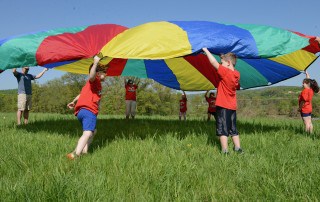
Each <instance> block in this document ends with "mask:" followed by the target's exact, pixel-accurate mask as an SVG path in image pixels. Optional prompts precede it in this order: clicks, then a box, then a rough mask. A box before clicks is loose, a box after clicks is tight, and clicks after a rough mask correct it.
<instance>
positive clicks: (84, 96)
mask: <svg viewBox="0 0 320 202" xmlns="http://www.w3.org/2000/svg"><path fill="white" fill-rule="evenodd" d="M101 90H102V87H101V81H100V78H99V77H96V79H95V80H94V81H93V82H91V81H90V80H88V81H87V83H86V85H85V86H84V87H83V88H82V90H81V93H80V97H79V99H78V102H77V104H76V106H75V113H74V114H75V115H77V114H78V113H79V111H80V109H87V110H89V111H91V112H92V113H94V114H95V115H98V113H99V104H100V99H101Z"/></svg>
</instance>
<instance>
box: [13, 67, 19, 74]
mask: <svg viewBox="0 0 320 202" xmlns="http://www.w3.org/2000/svg"><path fill="white" fill-rule="evenodd" d="M12 73H13V75H14V76H17V74H18V72H17V68H13V69H12Z"/></svg>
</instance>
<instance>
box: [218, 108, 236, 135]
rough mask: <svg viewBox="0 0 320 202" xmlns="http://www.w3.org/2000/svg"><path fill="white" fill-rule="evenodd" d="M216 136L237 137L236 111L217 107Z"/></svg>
mask: <svg viewBox="0 0 320 202" xmlns="http://www.w3.org/2000/svg"><path fill="white" fill-rule="evenodd" d="M216 128H217V129H216V130H217V136H229V135H230V136H237V135H238V130H237V111H236V110H231V109H226V108H223V107H217V119H216Z"/></svg>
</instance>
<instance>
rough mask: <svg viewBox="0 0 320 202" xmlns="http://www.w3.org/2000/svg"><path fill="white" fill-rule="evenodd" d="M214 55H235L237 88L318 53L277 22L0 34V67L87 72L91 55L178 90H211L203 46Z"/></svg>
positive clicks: (112, 71)
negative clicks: (238, 79) (238, 76)
mask: <svg viewBox="0 0 320 202" xmlns="http://www.w3.org/2000/svg"><path fill="white" fill-rule="evenodd" d="M203 47H207V48H208V49H209V50H210V52H211V53H212V54H213V55H214V56H215V57H216V58H217V59H218V60H219V55H220V54H222V53H227V52H233V53H235V54H236V55H237V57H238V61H237V65H236V69H237V70H238V71H239V72H240V74H241V78H240V85H241V88H242V89H248V88H254V87H259V86H267V85H271V84H275V83H278V82H280V81H283V80H286V79H289V78H291V77H294V76H297V75H299V74H300V73H301V71H303V70H306V69H307V68H308V67H309V66H310V65H311V64H312V63H313V62H314V61H315V60H316V59H317V55H316V54H317V53H318V52H320V47H319V43H318V42H317V41H316V37H314V36H306V35H303V34H301V33H298V32H293V31H288V30H284V29H280V28H275V27H271V26H262V25H250V24H234V25H232V24H222V23H216V22H207V21H162V22H150V23H146V24H142V25H139V26H136V27H133V28H127V27H124V26H121V25H115V24H100V25H92V26H86V27H74V28H64V29H56V30H49V31H43V32H38V33H33V34H27V35H22V36H16V37H10V38H7V39H3V40H0V69H1V70H5V69H11V68H15V67H22V66H35V65H39V66H44V67H48V68H54V69H57V70H62V71H67V72H72V73H80V74H88V69H89V66H90V64H91V63H92V61H93V60H92V57H93V56H94V55H96V54H99V56H101V57H103V58H102V60H101V63H104V64H109V68H108V70H107V74H108V76H135V77H139V78H150V79H153V80H155V81H157V82H159V83H161V84H162V85H165V86H168V87H170V88H173V89H178V90H195V91H196V90H210V89H213V88H214V87H215V86H217V84H218V75H217V72H216V70H215V69H214V68H213V67H212V66H211V64H210V63H209V61H208V59H207V57H206V56H205V55H204V54H203V52H202V48H203Z"/></svg>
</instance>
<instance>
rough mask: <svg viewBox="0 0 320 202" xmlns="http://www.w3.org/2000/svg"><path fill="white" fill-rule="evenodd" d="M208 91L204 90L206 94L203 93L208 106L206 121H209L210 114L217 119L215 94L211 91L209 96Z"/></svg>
mask: <svg viewBox="0 0 320 202" xmlns="http://www.w3.org/2000/svg"><path fill="white" fill-rule="evenodd" d="M208 92H209V91H207V92H206V94H204V97H205V98H206V101H207V102H208V104H209V106H208V119H207V121H210V119H211V115H213V117H214V119H215V120H217V117H216V116H217V113H216V96H215V94H214V92H211V93H210V95H209V97H208V96H207V95H208Z"/></svg>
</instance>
